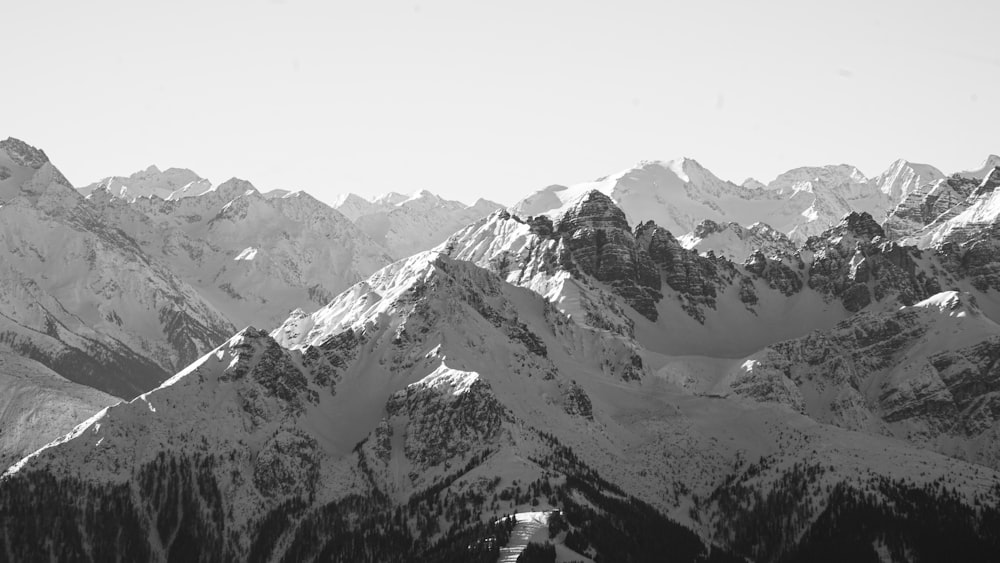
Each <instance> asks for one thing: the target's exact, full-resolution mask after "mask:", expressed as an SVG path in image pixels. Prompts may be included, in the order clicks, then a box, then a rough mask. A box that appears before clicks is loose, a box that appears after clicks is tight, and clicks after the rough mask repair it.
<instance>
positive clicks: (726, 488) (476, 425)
mask: <svg viewBox="0 0 1000 563" xmlns="http://www.w3.org/2000/svg"><path fill="white" fill-rule="evenodd" d="M584 211H585V209H584ZM580 217H581V216H580V215H579V214H577V215H576V216H574V217H571V218H569V219H567V220H568V221H569V222H571V223H572V222H573V221H577V223H578V224H577V227H579V226H581V225H579V223H580V221H581V219H580ZM594 219H596V217H595V218H594ZM608 226H609V227H612V226H613V221H611V222H609V224H608ZM564 244H565V243H564ZM935 314H937V313H935ZM739 361H740V360H739V359H735V360H720V359H718V358H705V357H701V358H699V357H690V356H689V357H685V358H680V357H668V356H664V355H662V354H658V353H656V352H655V351H652V350H648V349H645V348H643V347H642V346H638V345H637V344H636V342H635V341H634V340H633V339H631V338H628V337H626V336H625V335H622V334H618V333H616V332H614V331H608V330H599V329H595V328H592V327H588V326H586V325H584V324H581V323H578V322H576V321H575V320H574V319H573V318H572V317H570V316H567V315H564V314H563V313H561V312H560V311H559V310H558V309H557V308H556V307H555V306H553V304H551V303H550V302H549V301H547V300H546V299H545V298H543V297H542V296H540V295H538V294H537V293H535V292H533V291H530V290H529V289H527V288H519V287H516V286H514V285H511V284H509V283H508V282H505V281H504V280H503V279H501V277H499V276H497V275H495V274H493V273H491V272H489V271H487V270H484V269H482V268H479V267H477V266H475V265H473V264H471V263H469V262H465V261H460V260H455V259H452V258H449V257H447V256H445V255H444V253H442V252H437V251H435V252H429V253H422V254H419V255H416V256H414V257H411V258H409V259H406V260H403V261H400V262H397V263H395V264H392V265H390V266H388V267H387V268H385V269H383V270H381V271H379V272H377V273H376V274H374V275H373V276H371V277H370V278H368V279H367V280H366V281H364V282H362V283H359V284H357V285H355V286H354V287H352V288H351V289H349V290H348V291H346V292H344V293H343V294H341V295H340V296H338V297H337V298H336V299H334V300H333V301H331V303H330V304H329V305H328V306H326V307H324V308H322V309H320V310H318V311H316V312H315V313H313V314H306V313H302V312H298V313H296V314H294V315H292V316H291V317H290V318H289V319H288V320H287V321H286V322H285V323H284V324H283V325H282V327H280V328H279V329H277V330H275V331H274V332H272V333H271V334H270V335H269V334H267V333H264V332H262V331H259V330H256V329H252V328H248V329H246V330H243V331H241V332H240V333H238V334H237V335H235V336H234V337H232V338H231V339H230V340H229V341H228V342H226V343H225V344H223V345H222V346H221V347H219V348H218V349H216V350H214V351H212V352H211V353H209V354H207V355H205V356H204V357H203V358H202V359H201V360H199V361H198V362H196V363H194V364H192V365H191V366H190V367H189V368H187V369H185V370H184V371H182V372H180V373H178V374H177V375H176V376H175V377H173V378H171V379H170V380H169V381H167V382H166V383H164V385H163V386H162V387H160V388H159V389H157V390H155V391H152V392H150V393H148V394H145V395H143V396H141V397H138V398H136V399H134V400H133V401H131V402H129V403H123V404H120V405H117V406H114V407H111V408H109V409H107V410H105V411H102V412H101V413H100V414H98V415H96V416H95V417H93V418H92V419H91V420H89V421H88V422H87V423H85V424H82V425H81V426H79V427H78V428H77V429H75V430H74V431H73V432H72V433H71V434H69V435H67V436H66V437H65V438H64V439H63V440H60V441H58V442H56V443H53V444H51V445H50V446H49V447H47V448H45V449H43V450H41V451H39V452H37V453H36V454H34V455H32V456H29V457H27V458H25V459H24V460H22V461H21V462H19V463H18V464H16V465H15V466H13V467H12V468H11V469H10V470H9V471H8V472H7V473H6V474H5V475H4V477H3V480H2V483H0V507H2V508H3V510H0V514H11V513H12V512H10V511H11V510H14V509H15V507H16V506H19V503H21V502H22V499H25V498H34V499H35V500H36V502H35V506H36V507H41V508H37V509H34V510H31V511H27V512H26V513H24V512H23V511H19V512H17V514H18V519H17V520H16V521H15V520H13V519H11V518H7V517H2V516H0V530H2V532H0V538H3V541H4V542H5V544H4V547H5V550H6V551H7V552H8V553H11V554H14V557H15V558H17V557H20V556H24V555H29V554H32V553H37V552H36V551H34V550H36V549H37V547H36V546H38V545H44V542H40V541H39V540H40V539H41V538H43V537H45V536H46V534H47V533H48V532H47V530H51V529H53V527H54V526H59V525H66V524H69V523H74V524H75V525H76V526H77V527H76V528H74V529H76V530H77V533H75V534H73V535H67V536H66V538H65V541H64V542H62V543H60V550H61V551H60V552H59V553H61V554H63V555H66V554H79V555H82V556H90V557H99V556H101V555H102V554H105V553H117V554H120V555H121V556H122V557H126V558H139V559H154V560H160V559H163V560H167V559H171V558H176V557H183V556H184V555H185V554H186V553H187V551H185V550H187V549H190V547H189V546H190V545H192V542H193V545H198V546H199V547H200V549H201V551H200V553H201V554H202V555H204V554H206V553H208V554H210V555H211V557H219V558H223V559H258V558H260V559H267V560H315V559H321V560H322V559H331V558H332V559H338V558H345V557H348V558H354V559H358V558H361V559H365V560H380V561H391V560H406V559H413V558H415V557H418V558H420V559H421V560H444V559H439V557H443V555H441V554H440V553H439V552H438V551H435V550H440V549H452V548H454V546H455V545H456V544H457V545H458V546H460V549H461V550H469V549H472V547H470V546H476V545H480V544H487V545H486V546H485V547H484V548H483V549H493V548H490V547H489V545H488V544H491V543H492V544H494V546H495V548H497V549H498V548H499V545H498V544H499V543H500V542H501V540H500V539H499V537H498V536H496V535H494V531H493V530H492V528H487V529H483V528H482V527H481V526H482V525H483V524H482V522H483V519H486V521H494V519H495V518H499V517H502V516H503V515H504V514H509V513H514V512H526V511H529V510H537V511H552V510H560V511H562V512H564V513H565V514H566V515H567V522H566V524H565V525H566V526H567V529H568V532H570V533H572V534H575V535H573V537H570V534H567V536H565V537H562V538H556V539H555V541H556V542H557V543H560V545H563V546H564V547H565V548H566V549H572V550H573V551H574V552H575V553H579V554H586V555H587V556H588V557H592V558H600V557H609V556H610V554H613V553H617V551H616V550H618V549H621V545H633V544H634V543H635V542H636V540H637V539H638V538H642V539H643V541H645V542H649V541H655V540H654V539H653V538H655V537H660V538H670V541H669V542H668V544H669V545H672V546H673V548H674V549H675V550H677V551H676V556H677V558H679V559H681V560H696V559H699V558H706V557H708V556H709V550H710V549H711V550H712V552H713V553H715V554H716V555H717V556H722V555H723V554H722V552H721V550H722V549H732V550H734V551H736V552H737V553H739V554H740V555H742V556H745V557H755V558H764V559H774V558H777V557H778V556H784V555H788V554H791V553H794V552H795V551H796V550H809V549H813V548H814V545H813V543H812V542H813V541H814V540H809V539H808V538H809V534H814V533H818V530H820V529H825V530H827V532H828V533H833V534H837V533H842V532H841V529H842V527H843V526H844V525H845V523H844V521H843V520H841V519H835V520H834V521H833V523H832V524H831V525H829V526H828V525H827V524H825V523H824V521H823V519H824V517H825V516H824V514H825V512H824V511H825V507H826V506H832V505H834V504H835V503H838V502H839V500H838V499H840V498H841V497H840V496H837V495H847V496H848V497H849V498H858V499H859V500H858V502H859V503H860V504H857V505H851V506H856V507H857V512H850V511H848V512H846V513H842V514H840V516H839V517H838V518H843V519H847V520H851V519H855V521H856V519H858V518H865V517H866V516H863V514H867V512H866V511H868V510H877V509H878V507H879V506H882V503H896V502H897V499H898V498H903V497H906V496H907V495H912V494H918V493H914V492H913V491H918V492H919V491H926V493H923V494H926V495H927V496H925V497H924V498H927V499H929V501H928V502H931V503H944V502H950V503H952V504H949V505H948V506H953V507H954V508H953V510H954V511H955V514H954V515H953V516H951V517H950V518H952V519H953V522H963V521H964V520H963V519H965V518H973V517H976V516H975V515H976V514H977V512H976V511H975V510H976V509H974V508H973V507H974V506H977V507H980V508H979V510H985V511H987V513H989V514H993V512H989V511H995V510H996V508H995V507H996V503H997V501H998V491H997V490H996V488H995V482H996V480H997V479H1000V473H997V472H995V471H994V470H992V469H989V468H986V467H983V466H976V465H971V464H968V463H966V462H963V461H959V460H957V459H955V458H951V457H947V456H942V455H940V454H936V453H933V452H929V451H927V450H924V449H921V448H918V447H914V446H910V445H906V444H905V443H903V442H900V441H898V440H895V439H892V438H887V437H882V436H880V435H878V434H877V433H873V434H859V433H857V432H851V431H848V430H844V429H841V428H838V427H836V426H832V425H827V424H820V423H818V422H816V421H815V420H813V419H811V418H809V417H808V416H806V415H805V414H802V413H800V412H796V410H795V409H790V408H787V407H786V406H785V405H783V404H778V405H774V404H772V403H771V402H768V401H764V400H761V401H756V400H755V401H748V400H747V398H746V397H743V396H740V397H735V398H725V397H719V396H717V395H714V394H712V393H703V392H701V391H700V389H701V388H703V387H704V386H705V384H706V381H708V380H712V379H713V378H715V377H716V376H717V374H719V373H725V372H726V371H727V370H728V369H731V367H732V366H735V364H736V363H737V362H739ZM955 476H960V479H958V480H957V481H956V480H955ZM806 477H808V480H806ZM886 480H887V481H888V483H889V485H887V486H882V485H880V484H882V483H885V482H886ZM800 482H801V483H802V484H799V483H800ZM781 483H785V485H781ZM788 483H792V485H790V486H789V485H788ZM945 483H948V486H949V487H954V492H952V493H950V494H949V496H942V493H940V492H934V491H938V490H939V489H940V487H941V486H942V485H943V484H945ZM873 491H874V492H873ZM774 494H779V495H792V496H790V497H789V498H788V499H787V500H785V501H783V502H787V503H789V504H788V505H787V509H783V511H782V512H780V513H779V514H780V515H779V516H777V517H776V516H775V515H774V514H772V524H771V525H772V526H774V528H772V529H777V530H780V537H781V538H786V540H784V541H782V540H780V539H777V538H773V537H771V536H761V535H758V534H754V533H753V529H754V526H755V524H754V522H756V521H758V520H757V519H758V518H759V514H760V512H761V511H766V510H771V509H769V508H768V506H769V505H767V504H766V503H765V500H764V498H765V495H774ZM866 495H868V496H866ZM639 498H641V499H643V500H638V499H639ZM782 498H784V497H782ZM623 499H625V501H626V502H622V500H623ZM733 503H737V504H739V505H740V506H741V508H740V509H739V510H733V508H732V507H733ZM46 506H59V507H62V508H61V509H60V510H59V511H50V510H48V509H45V508H44V507H46ZM783 506H785V505H783ZM984 506H985V507H986V508H982V507H984ZM584 507H586V509H585V508H584ZM112 511H114V513H115V514H117V520H116V522H119V525H118V526H117V530H120V531H116V532H115V533H109V532H108V531H107V528H102V527H101V526H100V525H99V524H97V523H99V522H102V521H105V520H106V518H107V517H110V516H111V513H112ZM663 514H669V515H670V517H671V518H673V519H674V521H673V522H671V520H668V519H667V518H666V517H664V516H663ZM85 515H88V516H85ZM919 515H922V513H920V512H914V511H911V510H909V509H901V510H899V511H897V512H895V513H889V514H888V515H885V516H883V515H881V514H880V515H879V516H878V517H879V518H880V519H884V520H883V521H882V523H883V525H885V523H886V522H890V523H893V524H894V525H897V524H898V527H894V528H892V529H893V530H896V531H894V532H892V533H891V535H890V537H891V538H892V541H894V542H897V543H900V544H902V545H906V546H908V548H909V549H911V550H919V549H920V543H919V541H918V540H919V538H920V537H921V536H920V535H919V534H917V533H916V531H915V530H916V528H913V527H906V526H904V525H903V523H905V522H910V521H911V520H912V519H913V518H915V517H917V516H919ZM923 516H925V517H926V515H923ZM826 517H827V518H828V517H829V516H826ZM955 519H957V520H955ZM644 520H645V522H646V525H652V527H653V528H655V529H656V532H655V534H654V535H652V536H650V535H644V534H646V533H647V532H644V531H643V530H644V527H643V526H640V525H638V524H639V523H640V522H643V521H644ZM629 522H631V523H633V524H632V525H628V524H627V523H629ZM952 525H953V526H954V525H959V524H955V523H953V524H952ZM685 528H688V529H689V530H693V531H688V530H685ZM15 529H16V530H18V534H17V535H14V534H13V533H12V532H13V530H15ZM987 530H988V529H987ZM987 530H983V531H979V532H975V533H973V534H971V535H970V536H966V540H965V541H966V542H967V543H963V544H961V545H959V546H958V547H957V548H956V549H972V550H981V549H984V548H985V546H987V545H989V542H990V541H992V540H991V538H992V537H993V535H992V532H990V531H987ZM602 531H603V533H602ZM650 532H651V530H650ZM363 533H364V534H375V535H374V536H371V537H375V536H377V537H378V538H379V540H378V542H374V541H371V540H365V539H364V536H363V535H362V534H363ZM947 533H948V529H947V528H942V529H941V530H938V531H936V532H935V534H936V535H935V536H934V537H935V539H936V540H938V541H944V542H945V544H946V545H949V546H951V545H952V544H954V543H955V540H954V538H950V537H948V535H947ZM609 534H610V536H609ZM577 535H578V536H579V537H577ZM387 537H388V538H398V539H402V538H406V539H405V540H403V541H401V542H398V543H397V541H387V540H386V538H387ZM793 537H794V538H805V539H803V540H794V541H793V540H787V538H793ZM712 545H715V546H716V547H712V548H710V546H712ZM684 546H686V547H684ZM722 546H725V547H722ZM963 546H964V547H963ZM351 553H353V554H354V555H353V556H352V555H350V554H351ZM359 553H360V554H364V555H358V554H359ZM489 553H498V551H490V552H489ZM465 557H466V558H467V557H468V552H466V556H465ZM492 557H494V558H495V557H496V555H492ZM490 560H491V559H490ZM629 560H633V557H630V558H629ZM634 560H644V558H638V559H634Z"/></svg>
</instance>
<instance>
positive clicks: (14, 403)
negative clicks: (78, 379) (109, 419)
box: [0, 352, 118, 470]
mask: <svg viewBox="0 0 1000 563" xmlns="http://www.w3.org/2000/svg"><path fill="white" fill-rule="evenodd" d="M117 402H118V399H117V398H115V397H112V396H111V395H107V394H105V393H102V392H100V391H98V390H96V389H92V388H90V387H86V386H83V385H78V384H75V383H73V382H71V381H69V380H67V379H65V378H64V377H62V376H60V375H58V374H57V373H55V372H54V371H52V370H50V369H49V368H47V367H45V366H44V365H42V364H40V363H38V362H36V361H34V360H30V359H28V358H24V357H20V356H15V355H13V354H9V353H6V352H0V467H2V468H3V469H5V470H6V468H7V466H9V465H11V464H12V463H14V462H15V461H17V460H19V459H21V458H23V457H24V456H26V455H28V454H30V453H31V452H33V451H35V450H37V449H39V448H41V447H42V446H44V445H45V444H47V443H49V442H51V441H52V440H55V439H56V438H59V437H60V436H63V435H64V434H66V433H68V432H69V431H71V430H72V429H73V427H74V426H76V425H77V424H79V423H81V422H83V421H84V420H86V419H88V418H90V417H91V416H92V415H93V414H94V413H96V412H97V411H99V410H101V409H103V408H104V407H107V406H110V405H113V404H115V403H117Z"/></svg>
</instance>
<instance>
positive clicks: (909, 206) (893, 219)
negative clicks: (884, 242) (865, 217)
mask: <svg viewBox="0 0 1000 563" xmlns="http://www.w3.org/2000/svg"><path fill="white" fill-rule="evenodd" d="M977 187H978V182H977V181H976V180H971V179H968V178H962V177H960V176H957V175H956V176H951V177H950V178H945V179H942V180H938V181H936V182H933V183H929V184H924V185H922V186H920V187H919V188H918V189H916V190H914V191H912V192H910V193H909V194H908V195H907V196H906V198H905V199H904V200H903V201H902V202H900V203H899V204H898V205H897V206H896V208H895V209H893V210H892V212H891V213H890V214H889V217H888V218H887V219H886V222H885V230H886V232H887V234H888V235H890V236H891V237H892V238H894V239H896V238H901V237H908V236H911V235H915V234H916V233H918V232H919V231H920V230H921V229H923V228H924V227H926V226H927V225H930V224H931V223H934V222H936V221H938V220H939V218H941V219H940V220H947V218H949V217H954V216H955V215H957V214H958V213H959V212H960V211H961V210H962V209H964V208H965V206H964V205H963V202H965V200H966V199H967V198H968V197H969V196H970V195H971V194H972V192H973V191H974V190H975V189H976V188H977Z"/></svg>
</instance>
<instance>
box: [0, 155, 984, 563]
mask: <svg viewBox="0 0 1000 563" xmlns="http://www.w3.org/2000/svg"><path fill="white" fill-rule="evenodd" d="M998 186H1000V157H996V156H991V157H989V158H988V159H987V161H986V162H985V163H984V165H983V166H982V167H979V168H977V169H974V170H972V171H969V172H959V173H956V174H952V175H947V174H945V173H942V172H941V171H939V170H938V169H936V168H934V167H933V166H930V165H925V164H915V163H911V162H908V161H905V160H898V161H896V162H895V163H892V164H891V165H890V166H889V167H888V168H887V170H886V171H885V172H883V173H881V174H879V175H877V176H875V177H873V178H869V177H867V176H865V175H864V174H862V173H861V172H860V171H859V170H858V169H857V168H855V167H853V166H849V165H831V166H821V167H803V168H796V169H793V170H790V171H788V172H786V173H783V174H781V175H779V176H778V177H777V178H775V179H774V180H773V181H771V182H769V183H767V184H764V183H762V182H759V181H757V180H753V179H748V180H746V181H744V182H742V183H740V184H736V183H732V182H729V181H725V180H722V179H720V178H718V177H716V176H715V175H714V174H712V173H711V172H710V171H709V170H708V169H706V168H705V167H703V166H701V165H700V164H699V163H697V162H695V161H694V160H691V159H687V158H684V159H678V160H673V161H666V162H661V161H655V162H652V161H644V162H641V163H639V164H638V165H637V166H635V167H633V168H629V169H627V170H624V171H622V172H619V173H616V174H612V175H609V176H607V177H604V178H601V179H598V180H596V181H594V182H588V183H585V184H579V185H574V186H561V185H553V186H549V187H546V188H544V189H541V190H539V191H537V192H534V193H532V194H530V195H528V196H527V197H524V198H523V199H521V200H520V201H518V202H517V203H515V204H514V205H512V206H510V207H506V208H504V207H503V206H501V205H499V204H496V203H492V202H490V201H487V200H485V199H478V200H476V201H475V203H474V204H472V205H467V204H465V203H461V202H457V201H451V200H447V199H444V198H442V197H439V196H437V195H435V194H433V193H431V192H429V191H426V190H422V191H418V192H416V193H414V194H413V195H401V194H397V193H390V194H387V195H385V196H382V197H379V198H374V199H367V198H364V197H361V196H358V195H354V194H348V195H346V196H342V197H340V198H338V199H337V200H336V201H334V202H333V203H334V204H333V205H327V204H326V203H323V202H322V201H320V200H318V199H316V198H314V197H312V196H310V195H309V194H308V193H306V192H304V191H285V190H275V191H271V192H266V193H262V192H260V191H259V190H258V189H257V188H255V187H254V186H253V185H251V184H250V183H248V182H246V181H243V180H239V179H235V178H234V179H231V180H228V181H225V182H223V183H221V184H218V185H215V184H213V183H212V182H210V181H209V180H207V179H205V178H201V177H200V176H198V174H196V173H195V172H192V171H190V170H186V169H178V168H170V169H167V170H160V169H159V168H157V167H155V166H152V167H150V168H148V169H146V170H143V171H140V172H137V173H135V174H132V175H130V176H112V177H108V178H105V179H103V180H100V181H98V182H96V183H94V184H91V185H88V186H86V187H82V188H74V187H73V185H72V184H71V183H70V182H69V181H68V180H67V179H66V178H65V177H64V176H63V175H62V174H61V173H60V172H59V170H58V169H57V168H56V167H55V166H54V164H53V163H52V162H50V161H49V158H48V156H47V155H46V154H45V153H44V152H43V151H42V150H39V149H37V148H35V147H32V146H30V145H29V144H27V143H24V142H22V141H19V140H17V139H7V140H6V141H3V142H0V256H2V257H3V259H2V261H0V463H2V464H3V467H0V471H2V477H0V561H18V562H20V561H54V560H55V561H102V562H103V561H178V562H180V561H288V562H298V561H352V562H353V561H378V562H396V561H398V562H402V561H428V562H451V561H456V562H457V561H472V562H491V563H492V562H497V561H521V562H528V563H530V562H532V561H560V562H568V561H584V562H619V561H620V562H631V561H763V562H772V561H773V562H777V561H898V562H902V561H996V560H998V559H1000V362H998V360H1000V324H998V323H1000V190H997V189H996V188H997V187H998Z"/></svg>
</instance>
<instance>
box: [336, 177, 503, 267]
mask: <svg viewBox="0 0 1000 563" xmlns="http://www.w3.org/2000/svg"><path fill="white" fill-rule="evenodd" d="M333 207H334V209H336V210H338V211H340V212H341V213H343V214H344V215H345V216H347V217H348V218H350V219H351V220H352V221H354V222H355V224H357V225H358V227H360V228H361V230H363V231H364V232H365V234H367V235H368V236H369V237H371V238H372V239H373V240H375V241H376V242H378V243H379V244H381V245H383V246H384V247H385V248H386V249H387V250H388V252H389V254H391V255H392V256H393V257H395V258H397V259H398V258H405V257H406V256H410V255H412V254H414V253H417V252H421V251H424V250H428V249H430V248H433V247H434V246H437V245H438V244H440V243H441V241H443V240H444V239H446V238H448V236H450V235H451V234H452V233H454V232H455V231H457V230H458V229H460V228H462V227H464V226H466V225H468V224H469V223H471V222H473V221H475V220H477V219H480V218H482V217H485V216H486V215H489V214H490V213H491V212H493V211H495V210H497V209H499V208H500V207H501V206H500V204H497V203H493V202H491V201H487V200H485V199H479V200H477V201H476V202H475V203H474V204H473V205H466V204H464V203H462V202H459V201H452V200H447V199H444V198H442V197H439V196H437V195H434V194H433V193H431V192H429V191H427V190H420V191H418V192H416V193H414V194H413V195H410V196H406V195H403V194H398V193H395V192H390V193H388V194H385V195H382V196H379V197H377V198H375V199H374V200H367V199H365V198H362V197H361V196H358V195H355V194H347V195H346V196H342V197H340V198H338V200H337V201H336V202H335V203H334V206H333Z"/></svg>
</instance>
